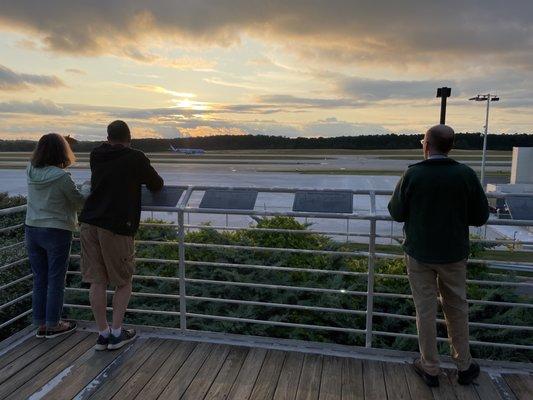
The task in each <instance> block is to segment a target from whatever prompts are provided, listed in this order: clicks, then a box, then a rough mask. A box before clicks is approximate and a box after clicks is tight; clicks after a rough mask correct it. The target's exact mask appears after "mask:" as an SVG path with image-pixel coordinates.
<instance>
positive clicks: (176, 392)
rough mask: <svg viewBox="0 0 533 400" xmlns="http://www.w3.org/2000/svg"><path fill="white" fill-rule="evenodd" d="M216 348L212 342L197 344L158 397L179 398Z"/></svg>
mask: <svg viewBox="0 0 533 400" xmlns="http://www.w3.org/2000/svg"><path fill="white" fill-rule="evenodd" d="M214 348H215V346H214V345H212V344H210V343H200V344H199V345H198V346H196V348H195V349H194V350H193V351H192V353H191V354H190V356H189V358H187V360H186V361H185V362H184V363H183V365H182V366H181V368H180V369H179V371H178V372H177V373H176V375H174V377H173V378H172V379H171V380H170V382H169V383H168V385H167V387H166V388H165V389H164V390H163V392H162V393H161V396H160V397H158V399H169V400H170V399H172V400H174V399H179V398H180V397H181V396H182V395H183V393H185V391H186V390H187V388H188V387H189V385H190V383H191V382H192V380H193V379H194V377H195V376H196V373H197V372H198V370H199V369H200V368H201V367H202V365H203V364H204V362H205V360H206V359H207V357H208V356H209V353H211V351H212V350H213V349H214Z"/></svg>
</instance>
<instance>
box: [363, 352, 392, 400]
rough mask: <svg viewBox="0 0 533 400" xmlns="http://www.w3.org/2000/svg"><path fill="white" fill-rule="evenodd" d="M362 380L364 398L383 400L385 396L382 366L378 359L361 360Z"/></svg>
mask: <svg viewBox="0 0 533 400" xmlns="http://www.w3.org/2000/svg"><path fill="white" fill-rule="evenodd" d="M363 382H364V387H365V399H366V400H383V399H386V398H387V391H386V389H385V377H384V376H383V366H382V363H381V362H379V361H370V360H364V361H363Z"/></svg>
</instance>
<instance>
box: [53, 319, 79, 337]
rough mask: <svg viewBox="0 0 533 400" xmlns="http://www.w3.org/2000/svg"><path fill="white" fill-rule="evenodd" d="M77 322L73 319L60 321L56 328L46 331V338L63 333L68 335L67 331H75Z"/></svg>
mask: <svg viewBox="0 0 533 400" xmlns="http://www.w3.org/2000/svg"><path fill="white" fill-rule="evenodd" d="M76 327H77V324H76V323H75V322H72V321H59V324H57V327H56V328H53V329H48V330H47V331H46V338H47V339H52V338H55V337H58V336H61V335H66V334H67V333H70V332H74V331H75V330H76Z"/></svg>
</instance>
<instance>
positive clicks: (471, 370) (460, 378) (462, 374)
mask: <svg viewBox="0 0 533 400" xmlns="http://www.w3.org/2000/svg"><path fill="white" fill-rule="evenodd" d="M478 376H479V365H478V364H477V363H476V362H474V361H472V364H470V367H468V369H467V370H466V371H459V372H458V373H457V383H459V384H460V385H470V384H471V383H472V382H473V381H474V379H476V378H477V377H478Z"/></svg>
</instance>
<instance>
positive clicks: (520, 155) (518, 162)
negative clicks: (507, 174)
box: [511, 147, 533, 184]
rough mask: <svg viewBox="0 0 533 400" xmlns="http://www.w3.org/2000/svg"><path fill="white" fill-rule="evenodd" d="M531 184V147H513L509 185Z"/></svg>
mask: <svg viewBox="0 0 533 400" xmlns="http://www.w3.org/2000/svg"><path fill="white" fill-rule="evenodd" d="M516 183H530V184H533V147H513V165H512V167H511V184H516Z"/></svg>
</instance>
